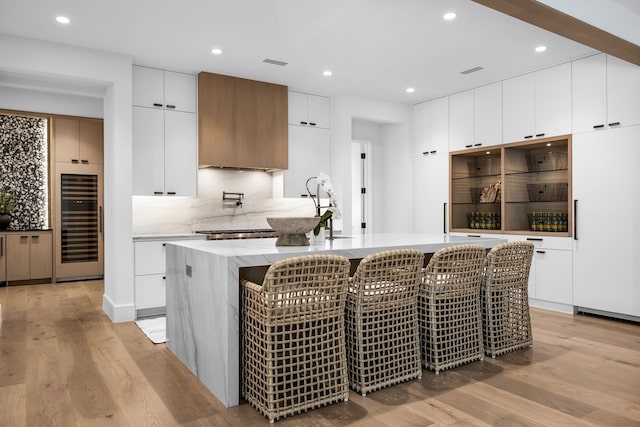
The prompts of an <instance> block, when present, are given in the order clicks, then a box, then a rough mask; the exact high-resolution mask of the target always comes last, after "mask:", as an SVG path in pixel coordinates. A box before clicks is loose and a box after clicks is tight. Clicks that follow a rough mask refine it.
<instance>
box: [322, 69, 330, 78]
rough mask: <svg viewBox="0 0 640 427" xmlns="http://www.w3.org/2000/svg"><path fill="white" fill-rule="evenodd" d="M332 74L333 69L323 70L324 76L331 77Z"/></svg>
mask: <svg viewBox="0 0 640 427" xmlns="http://www.w3.org/2000/svg"><path fill="white" fill-rule="evenodd" d="M332 74H333V73H332V72H331V70H324V71H323V72H322V75H323V76H327V77H329V76H330V75H332Z"/></svg>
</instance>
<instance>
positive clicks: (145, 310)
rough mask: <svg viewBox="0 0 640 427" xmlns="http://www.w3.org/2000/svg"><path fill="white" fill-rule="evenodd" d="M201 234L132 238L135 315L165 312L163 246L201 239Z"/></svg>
mask: <svg viewBox="0 0 640 427" xmlns="http://www.w3.org/2000/svg"><path fill="white" fill-rule="evenodd" d="M204 238H205V236H204V235H203V234H194V235H189V236H181V237H179V238H178V237H175V238H166V239H161V238H158V239H156V238H150V239H149V240H136V241H134V274H135V280H134V286H135V307H136V315H137V317H145V316H153V315H159V314H164V313H165V311H166V276H165V274H166V262H167V261H166V246H167V243H168V242H172V241H177V240H202V239H204Z"/></svg>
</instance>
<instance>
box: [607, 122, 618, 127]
mask: <svg viewBox="0 0 640 427" xmlns="http://www.w3.org/2000/svg"><path fill="white" fill-rule="evenodd" d="M609 126H620V122H613V123H609Z"/></svg>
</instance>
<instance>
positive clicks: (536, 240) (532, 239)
mask: <svg viewBox="0 0 640 427" xmlns="http://www.w3.org/2000/svg"><path fill="white" fill-rule="evenodd" d="M527 240H528V241H530V242H542V238H541V237H527Z"/></svg>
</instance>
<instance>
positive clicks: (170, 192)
mask: <svg viewBox="0 0 640 427" xmlns="http://www.w3.org/2000/svg"><path fill="white" fill-rule="evenodd" d="M167 194H168V195H169V196H175V195H176V192H175V191H167Z"/></svg>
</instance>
